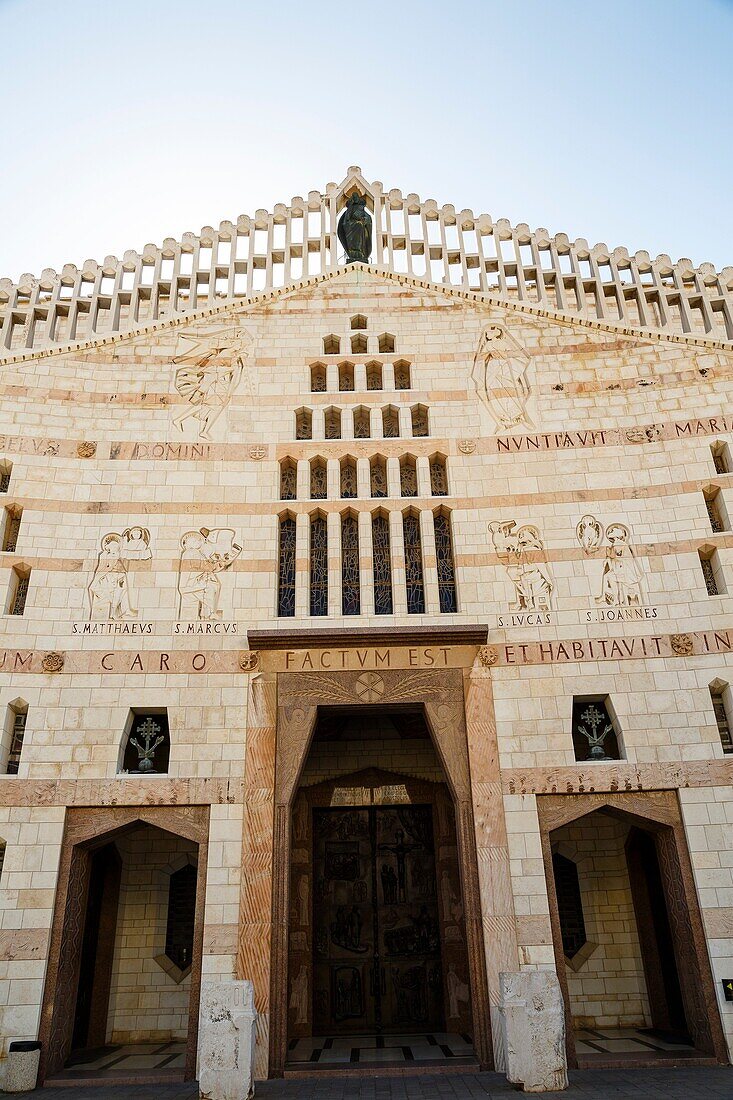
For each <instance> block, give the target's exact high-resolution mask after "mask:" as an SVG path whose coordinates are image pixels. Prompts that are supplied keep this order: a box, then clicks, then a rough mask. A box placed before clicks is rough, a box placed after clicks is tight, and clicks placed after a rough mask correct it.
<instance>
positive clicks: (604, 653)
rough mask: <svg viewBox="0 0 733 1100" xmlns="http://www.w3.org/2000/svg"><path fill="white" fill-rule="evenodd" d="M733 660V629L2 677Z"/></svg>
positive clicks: (99, 662)
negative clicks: (725, 656)
mask: <svg viewBox="0 0 733 1100" xmlns="http://www.w3.org/2000/svg"><path fill="white" fill-rule="evenodd" d="M731 652H733V627H727V628H725V629H723V628H721V629H720V630H705V631H695V632H693V633H689V634H679V633H676V634H646V635H636V636H629V635H627V636H626V637H623V638H610V637H607V638H602V637H598V638H574V639H573V638H566V639H562V640H553V641H545V642H542V641H531V642H512V643H511V644H508V643H492V644H489V645H484V646H475V645H425V644H417V645H414V646H400V647H397V646H395V647H391V646H389V645H380V646H370V645H369V644H368V643H367V644H366V645H365V646H363V647H360V646H358V645H348V646H345V647H344V648H337V647H333V648H317V649H278V650H270V651H261V652H257V651H255V650H236V649H231V650H227V651H221V650H197V651H194V650H171V651H168V652H166V651H163V650H137V651H136V650H134V649H128V648H125V649H122V648H117V649H114V650H108V651H105V650H102V649H94V650H77V651H71V652H69V651H66V652H65V653H64V654H46V653H43V652H40V651H38V650H33V649H22V650H21V649H18V650H14V649H5V650H0V673H3V672H4V673H15V674H18V673H43V672H48V671H50V669H49V668H48V667H47V666H46V663H45V662H46V661H47V658H48V657H49V656H51V657H53V658H54V661H53V664H54V666H56V665H57V664H58V662H59V661H61V662H62V665H61V668H58V669H57V668H56V667H54V669H53V671H58V672H60V673H63V674H64V675H77V676H79V675H85V674H89V675H100V674H101V675H105V674H110V675H131V674H134V673H136V672H139V673H141V674H142V675H149V674H151V673H157V674H160V673H169V674H170V675H190V674H191V673H194V672H198V673H202V674H204V675H213V676H232V675H242V674H249V673H258V672H298V673H307V672H319V673H322V672H324V671H331V672H335V671H347V670H348V671H365V672H368V671H384V670H387V669H409V668H414V669H421V670H425V671H435V670H439V669H441V668H471V667H472V666H473V667H475V668H477V669H481V670H486V672H487V673H488V671H489V670H490V669H500V668H504V667H510V666H516V665H542V664H573V663H583V662H586V661H594V662H598V661H633V660H649V659H654V658H657V657H660V658H670V657H679V658H681V659H685V658H692V657H701V656H716V655H718V654H721V653H731Z"/></svg>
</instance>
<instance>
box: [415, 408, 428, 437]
mask: <svg viewBox="0 0 733 1100" xmlns="http://www.w3.org/2000/svg"><path fill="white" fill-rule="evenodd" d="M412 434H413V435H414V436H424V435H427V434H428V410H427V409H425V408H423V406H422V405H417V406H416V407H415V408H414V409H412Z"/></svg>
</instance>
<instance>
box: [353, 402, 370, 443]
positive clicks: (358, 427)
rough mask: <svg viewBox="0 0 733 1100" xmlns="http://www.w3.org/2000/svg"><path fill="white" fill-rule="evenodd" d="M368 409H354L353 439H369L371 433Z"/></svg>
mask: <svg viewBox="0 0 733 1100" xmlns="http://www.w3.org/2000/svg"><path fill="white" fill-rule="evenodd" d="M371 431H372V429H371V424H370V422H369V409H363V408H361V409H355V410H354V439H369V437H370V435H371Z"/></svg>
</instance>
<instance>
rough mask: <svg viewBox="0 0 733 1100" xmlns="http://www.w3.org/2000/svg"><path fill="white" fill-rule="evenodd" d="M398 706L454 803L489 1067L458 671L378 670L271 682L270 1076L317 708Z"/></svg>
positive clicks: (476, 1024) (476, 1010)
mask: <svg viewBox="0 0 733 1100" xmlns="http://www.w3.org/2000/svg"><path fill="white" fill-rule="evenodd" d="M404 703H412V704H418V705H420V706H421V707H422V710H423V714H424V716H425V721H426V725H427V727H428V732H429V734H430V738H431V741H432V743H433V746H434V748H435V752H436V754H437V756H438V759H439V760H440V763H441V764H442V766H443V771H444V773H445V777H446V783H447V785H448V789H449V791H450V794H451V797H452V800H453V808H454V812H455V821H456V837H457V841H458V864H459V871H460V876H461V892H462V896H463V902H464V907H465V925H466V948H467V954H468V967H469V986H470V990H471V1010H472V1018H473V1029H474V1049H475V1051H476V1054H477V1057H478V1060H479V1064H480V1066H481V1068H482V1069H489V1068H492V1067H493V1049H492V1043H491V1019H490V1013H489V995H488V985H487V976H486V962H485V957H484V933H483V924H482V919H481V900H480V894H479V877H478V860H477V854H476V833H475V827H474V818H473V804H472V798H471V779H470V770H469V758H468V742H467V736H466V717H465V704H464V697H463V675H462V672H461V671H460V670H459V669H445V670H435V671H432V670H431V671H429V672H426V671H420V672H417V671H415V672H413V671H406V670H402V671H396V670H395V671H388V670H386V669H385V670H384V671H380V672H362V673H360V672H353V671H351V672H333V673H328V674H320V673H309V674H307V675H303V674H295V673H281V674H280V675H279V676H278V683H277V731H276V744H275V799H274V802H275V805H274V817H275V820H274V843H273V876H272V947H271V969H270V1035H269V1073H270V1076H271V1077H282V1075H283V1072H284V1068H285V1061H286V1056H287V1042H288V995H287V991H288V980H287V978H288V924H289V913H290V863H291V858H290V857H291V817H292V813H291V810H292V804H293V800H294V798H295V793H296V790H297V787H298V781H299V779H300V775H301V772H302V769H303V766H304V764H305V760H306V757H307V755H308V750H309V748H310V744H311V740H312V737H313V732H314V730H315V726H316V722H317V718H318V708H319V706H321V707H324V706H339V707H343V706H353V707H358V706H359V705H364V704H366V705H372V706H374V705H379V706H380V707H389V706H390V705H395V704H404Z"/></svg>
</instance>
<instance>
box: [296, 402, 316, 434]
mask: <svg viewBox="0 0 733 1100" xmlns="http://www.w3.org/2000/svg"><path fill="white" fill-rule="evenodd" d="M295 438H296V439H312V438H313V414H312V413H311V411H310V409H300V410H299V411H298V412H297V413H296V414H295Z"/></svg>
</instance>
